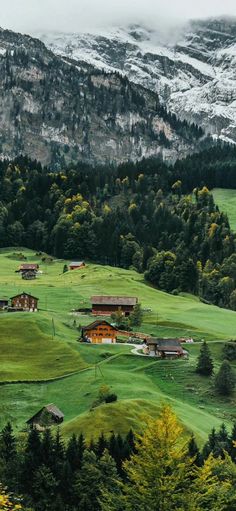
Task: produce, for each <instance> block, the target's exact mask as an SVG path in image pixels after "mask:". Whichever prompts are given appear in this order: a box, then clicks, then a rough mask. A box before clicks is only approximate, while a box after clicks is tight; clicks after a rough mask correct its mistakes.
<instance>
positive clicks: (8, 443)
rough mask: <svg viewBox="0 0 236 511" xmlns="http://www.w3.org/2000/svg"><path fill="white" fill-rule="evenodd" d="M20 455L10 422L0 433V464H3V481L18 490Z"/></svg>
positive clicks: (12, 488)
mask: <svg viewBox="0 0 236 511" xmlns="http://www.w3.org/2000/svg"><path fill="white" fill-rule="evenodd" d="M17 464H18V457H17V452H16V440H15V437H14V434H13V429H12V426H11V424H10V422H8V424H7V425H6V426H5V428H3V430H2V432H1V435H0V465H2V481H1V482H3V483H4V484H5V485H6V486H7V487H9V488H10V490H14V491H17V489H18V479H19V471H18V469H17Z"/></svg>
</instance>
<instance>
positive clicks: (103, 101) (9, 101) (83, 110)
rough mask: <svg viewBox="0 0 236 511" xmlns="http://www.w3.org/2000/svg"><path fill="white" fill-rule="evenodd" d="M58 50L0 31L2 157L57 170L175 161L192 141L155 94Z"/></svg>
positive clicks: (192, 134)
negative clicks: (156, 158)
mask: <svg viewBox="0 0 236 511" xmlns="http://www.w3.org/2000/svg"><path fill="white" fill-rule="evenodd" d="M48 46H50V45H49V44H48ZM56 53H57V54H55V53H54V52H53V51H51V49H48V48H46V46H45V45H44V44H43V43H42V42H40V41H39V40H38V39H34V38H31V37H29V36H23V35H21V34H16V33H14V32H10V31H6V30H2V31H0V155H1V157H2V158H6V157H9V158H12V157H14V156H17V155H19V154H26V155H28V156H30V157H31V158H33V159H34V158H35V159H37V160H39V161H41V162H42V163H43V164H49V165H52V167H53V168H57V167H62V166H63V165H65V164H68V163H70V162H71V161H78V160H84V161H86V162H89V163H92V164H93V163H94V164H95V163H106V162H109V163H110V162H115V163H118V162H122V161H124V160H137V159H140V158H142V157H144V156H151V155H158V154H161V155H162V156H163V157H164V158H168V159H170V160H174V159H176V158H177V157H178V156H183V155H185V154H187V153H189V152H191V151H192V150H194V148H195V147H196V146H197V145H198V143H199V142H198V141H199V138H200V137H201V136H202V133H199V130H198V129H197V128H196V126H188V125H187V124H186V123H183V122H182V123H181V122H179V121H178V120H177V119H176V117H175V116H173V115H171V114H169V113H168V112H167V110H166V109H165V108H164V107H163V106H162V105H161V104H160V101H159V96H158V94H157V92H155V91H151V90H148V89H145V88H144V87H143V85H142V84H141V83H140V84H134V83H131V82H130V81H129V79H128V78H127V77H126V76H122V75H121V74H118V73H117V72H116V71H114V70H113V69H111V70H109V72H107V71H103V70H101V69H95V67H94V66H92V65H91V63H89V62H85V61H84V62H78V61H77V60H75V58H74V56H73V55H71V53H70V54H69V55H64V54H63V55H59V53H60V52H58V51H57V52H56ZM65 53H67V52H65ZM119 53H120V50H118V52H116V51H115V49H114V51H113V53H112V56H111V58H115V55H116V58H117V59H118V56H119ZM71 56H73V59H72V58H71ZM226 127H227V126H226Z"/></svg>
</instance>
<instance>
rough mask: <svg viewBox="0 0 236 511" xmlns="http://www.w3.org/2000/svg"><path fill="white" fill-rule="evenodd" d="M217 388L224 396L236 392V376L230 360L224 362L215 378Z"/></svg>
mask: <svg viewBox="0 0 236 511" xmlns="http://www.w3.org/2000/svg"><path fill="white" fill-rule="evenodd" d="M215 387H216V390H217V392H218V393H219V394H221V395H223V396H230V395H231V394H232V393H233V391H234V388H235V374H234V371H233V369H232V367H231V365H230V363H229V362H228V360H224V362H223V363H222V364H221V367H220V369H219V372H218V373H217V375H216V377H215Z"/></svg>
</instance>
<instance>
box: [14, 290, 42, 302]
mask: <svg viewBox="0 0 236 511" xmlns="http://www.w3.org/2000/svg"><path fill="white" fill-rule="evenodd" d="M22 295H26V296H30V298H34V299H35V300H39V298H37V297H36V296H33V295H31V294H30V293H25V291H23V292H22V293H19V294H18V295H15V296H11V298H10V300H13V298H18V296H22Z"/></svg>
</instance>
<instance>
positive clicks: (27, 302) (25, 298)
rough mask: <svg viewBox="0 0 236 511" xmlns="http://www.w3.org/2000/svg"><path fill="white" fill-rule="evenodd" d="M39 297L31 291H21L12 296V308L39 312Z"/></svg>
mask: <svg viewBox="0 0 236 511" xmlns="http://www.w3.org/2000/svg"><path fill="white" fill-rule="evenodd" d="M38 301H39V299H38V298H36V297H35V296H32V295H30V294H29V293H25V292H23V293H21V294H20V295H16V296H13V297H12V298H11V308H12V309H14V310H21V311H28V312H37V310H38Z"/></svg>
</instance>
